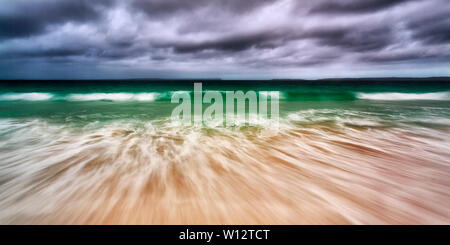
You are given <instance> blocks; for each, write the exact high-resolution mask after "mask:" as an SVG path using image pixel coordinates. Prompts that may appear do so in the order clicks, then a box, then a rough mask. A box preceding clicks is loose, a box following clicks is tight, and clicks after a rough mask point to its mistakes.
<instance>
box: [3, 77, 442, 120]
mask: <svg viewBox="0 0 450 245" xmlns="http://www.w3.org/2000/svg"><path fill="white" fill-rule="evenodd" d="M194 82H202V86H203V91H208V90H210V91H221V92H222V94H223V95H224V92H225V91H238V90H241V91H244V92H247V91H256V92H260V91H278V92H279V93H280V98H279V99H280V116H281V117H282V118H284V117H286V116H288V115H289V114H291V113H296V112H302V111H306V110H316V115H315V116H316V117H317V118H321V120H319V121H333V120H334V118H335V117H336V116H339V113H340V112H342V111H343V110H345V111H347V112H348V111H354V112H359V113H363V114H361V115H359V117H362V118H363V117H364V113H370V114H371V115H372V116H376V117H378V119H380V120H383V121H384V122H385V123H386V124H389V123H395V122H396V121H402V122H403V121H408V122H410V123H422V124H430V125H432V124H441V123H442V122H446V119H449V118H450V112H449V110H450V109H449V108H450V83H449V82H443V81H441V80H439V81H435V82H433V81H431V82H430V81H428V82H421V81H406V82H405V81H403V82H402V81H400V82H399V81H393V82H386V81H357V80H355V81H344V82H342V81H170V80H167V81H166V80H154V81H147V80H112V81H105V80H102V81H15V82H14V81H13V82H6V81H5V82H1V83H0V118H14V119H33V118H38V119H45V120H48V121H51V122H55V123H68V122H70V123H78V124H87V123H90V122H93V121H111V120H117V119H136V120H144V121H147V120H159V119H163V118H167V117H169V116H170V114H171V111H172V110H173V109H174V108H175V106H177V104H173V103H170V99H171V96H172V94H173V93H174V92H177V91H190V92H191V93H192V90H193V83H194ZM223 98H224V99H225V96H223ZM204 107H207V104H205V106H204ZM326 109H328V110H334V112H333V111H328V112H327V113H324V112H323V110H326ZM320 110H322V112H321V111H320ZM325 117H329V120H327V119H326V118H325ZM436 118H437V119H439V120H434V119H436ZM415 119H417V120H415ZM311 120H312V118H311ZM313 121H314V120H313Z"/></svg>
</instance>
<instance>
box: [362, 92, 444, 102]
mask: <svg viewBox="0 0 450 245" xmlns="http://www.w3.org/2000/svg"><path fill="white" fill-rule="evenodd" d="M357 97H358V99H364V100H450V92H435V93H358V94H357Z"/></svg>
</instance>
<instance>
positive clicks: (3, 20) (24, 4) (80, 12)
mask: <svg viewBox="0 0 450 245" xmlns="http://www.w3.org/2000/svg"><path fill="white" fill-rule="evenodd" d="M6 1H8V3H6V6H7V9H6V10H5V11H2V12H0V39H6V38H15V37H23V36H32V35H36V34H40V33H42V32H44V31H45V30H46V27H47V26H48V25H51V24H62V23H65V22H68V21H80V22H83V21H90V20H94V19H98V18H100V12H99V11H98V9H97V7H98V6H104V5H109V4H111V3H112V1H108V0H100V1H88V0H77V1H73V0H47V1H45V0H36V1H24V0H15V1H13V0H6ZM2 4H5V3H2Z"/></svg>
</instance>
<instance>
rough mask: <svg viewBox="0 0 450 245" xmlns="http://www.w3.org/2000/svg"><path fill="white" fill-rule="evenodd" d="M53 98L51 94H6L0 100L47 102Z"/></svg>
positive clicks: (0, 96)
mask: <svg viewBox="0 0 450 245" xmlns="http://www.w3.org/2000/svg"><path fill="white" fill-rule="evenodd" d="M52 97H53V94H51V93H6V94H1V95H0V100H3V101H5V100H6V101H9V100H26V101H42V100H49V99H51V98H52Z"/></svg>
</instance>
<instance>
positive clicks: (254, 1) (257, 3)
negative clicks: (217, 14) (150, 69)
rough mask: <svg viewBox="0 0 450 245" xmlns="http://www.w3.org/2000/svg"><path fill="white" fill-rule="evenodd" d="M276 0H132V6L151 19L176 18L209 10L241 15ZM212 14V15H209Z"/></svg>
mask: <svg viewBox="0 0 450 245" xmlns="http://www.w3.org/2000/svg"><path fill="white" fill-rule="evenodd" d="M276 1H278V0H245V1H243V0H226V1H223V0H132V6H133V7H134V8H135V9H136V10H141V11H143V12H145V13H146V14H148V16H149V17H151V18H161V17H165V16H171V17H177V16H176V15H175V14H179V13H180V12H184V13H186V12H191V13H192V12H193V11H195V10H197V9H203V8H209V9H211V10H212V11H211V12H214V11H229V12H232V13H238V14H242V13H245V12H248V11H251V10H254V9H256V8H259V7H262V6H264V5H267V4H271V3H274V2H276ZM211 14H214V13H211Z"/></svg>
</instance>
